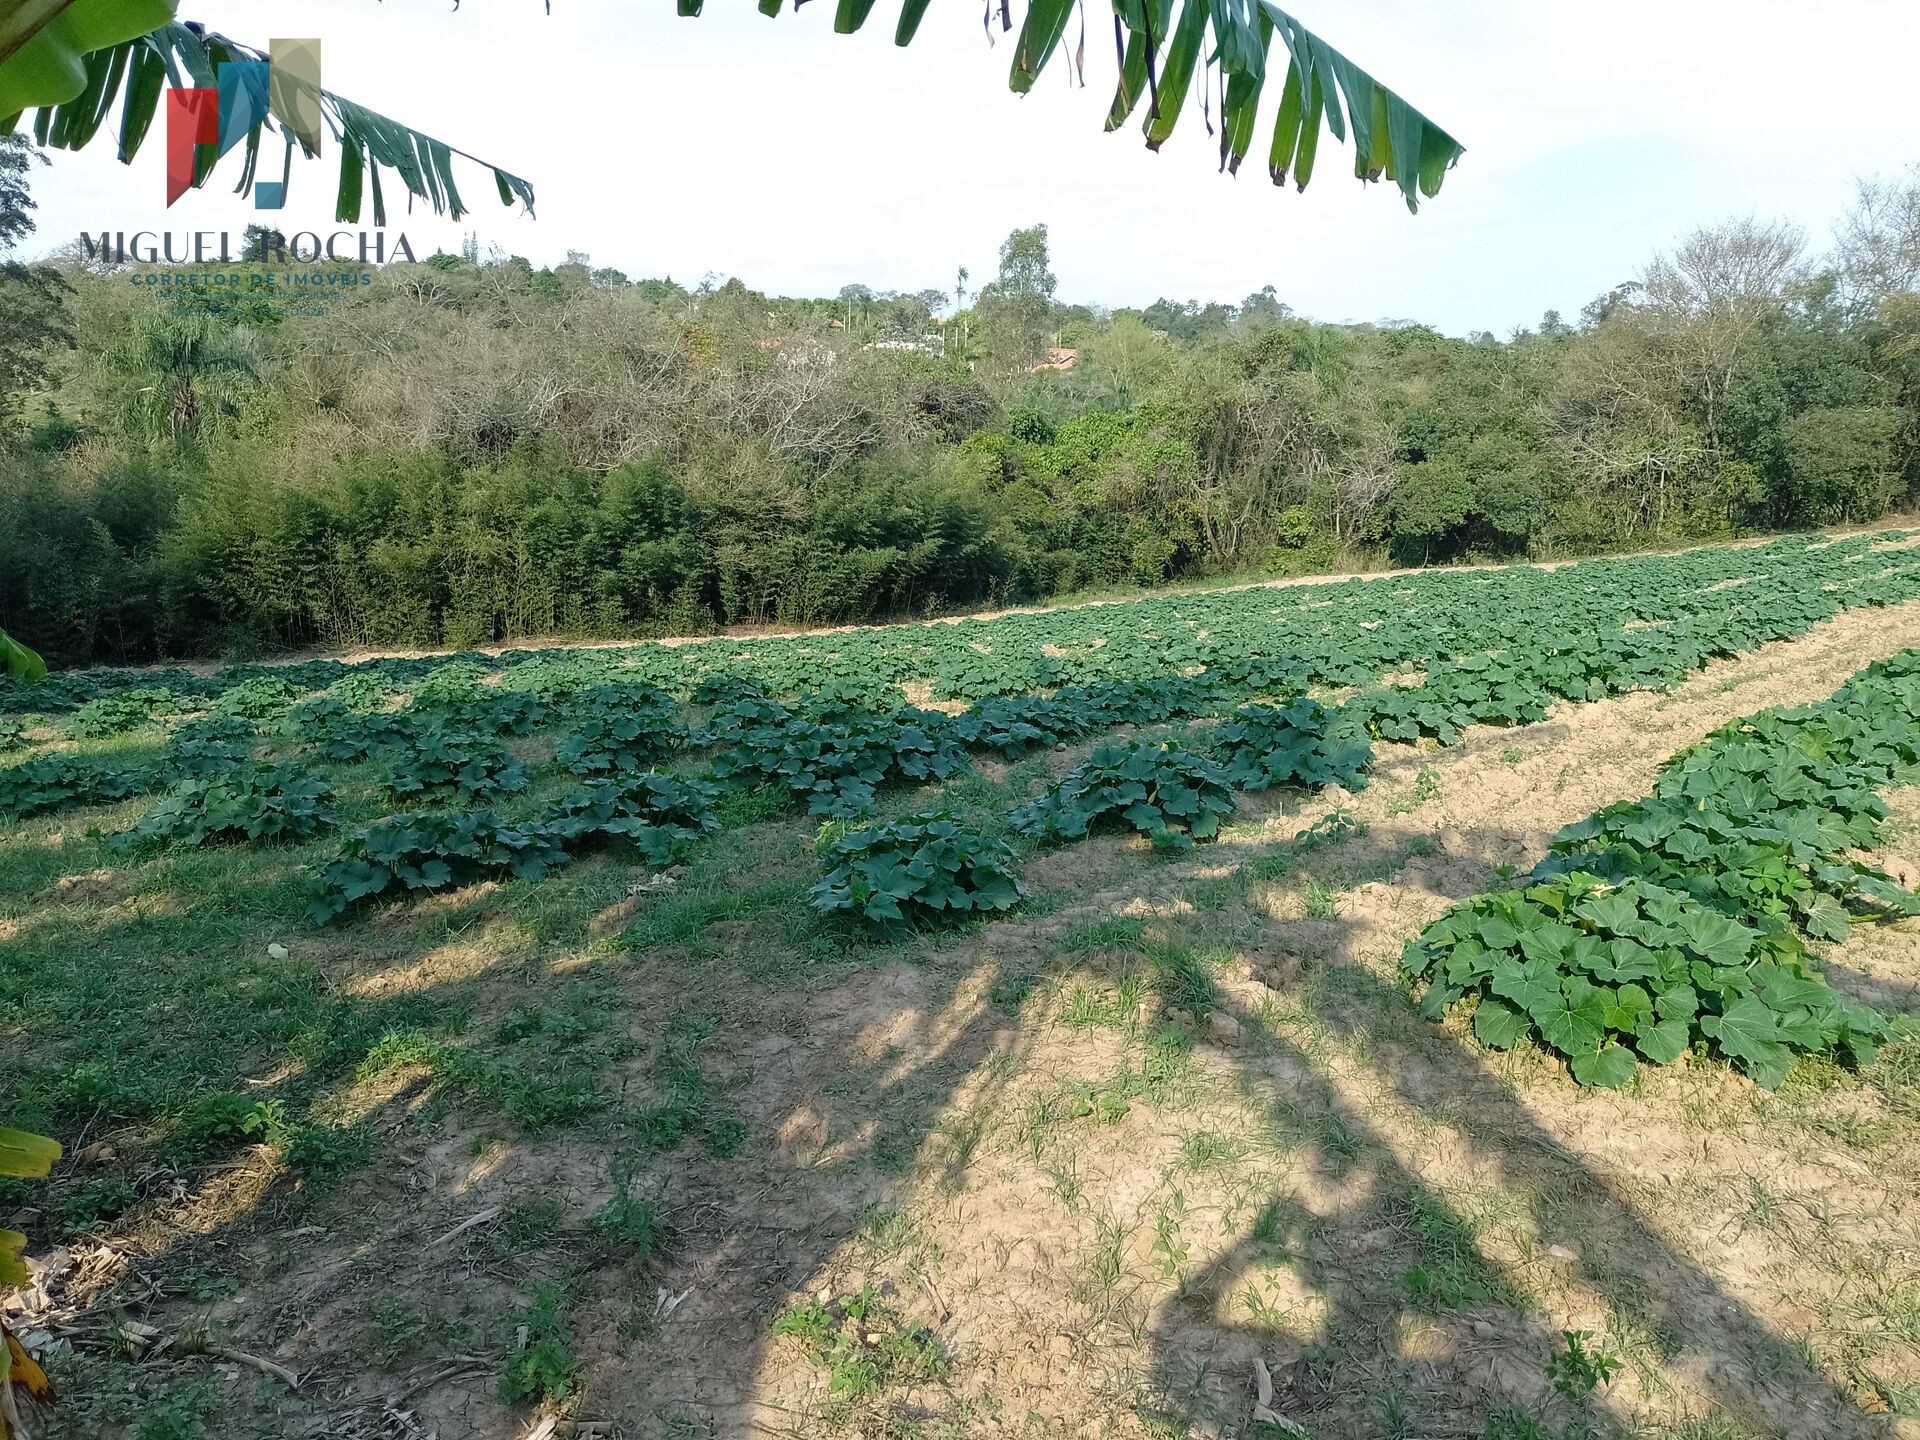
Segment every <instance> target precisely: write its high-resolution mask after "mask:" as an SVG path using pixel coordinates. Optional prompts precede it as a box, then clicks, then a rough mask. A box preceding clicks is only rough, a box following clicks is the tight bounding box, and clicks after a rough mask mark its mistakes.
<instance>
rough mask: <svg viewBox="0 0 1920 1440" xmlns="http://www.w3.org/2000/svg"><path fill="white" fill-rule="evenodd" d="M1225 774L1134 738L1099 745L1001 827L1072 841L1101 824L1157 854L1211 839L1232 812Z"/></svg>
mask: <svg viewBox="0 0 1920 1440" xmlns="http://www.w3.org/2000/svg"><path fill="white" fill-rule="evenodd" d="M1228 784H1229V781H1228V778H1227V773H1226V771H1225V770H1224V769H1222V768H1221V767H1220V766H1219V765H1217V764H1215V763H1214V762H1213V761H1211V760H1209V759H1207V758H1206V757H1205V756H1202V755H1195V754H1192V753H1191V752H1189V751H1186V750H1181V749H1179V748H1177V747H1175V746H1173V745H1168V744H1162V745H1154V744H1149V743H1147V742H1146V741H1139V740H1136V741H1134V742H1132V743H1130V744H1126V745H1102V746H1101V747H1100V748H1099V749H1097V750H1095V751H1094V752H1093V754H1091V755H1089V756H1088V757H1087V760H1086V763H1085V764H1083V765H1081V766H1079V767H1078V768H1076V769H1074V770H1072V771H1070V772H1069V773H1068V774H1067V775H1066V776H1065V777H1064V778H1063V779H1062V780H1061V781H1060V783H1059V784H1057V785H1055V786H1053V787H1052V788H1051V789H1049V790H1048V791H1047V793H1046V794H1044V795H1042V796H1040V797H1039V798H1038V799H1037V800H1034V801H1031V802H1030V803H1028V804H1026V805H1023V806H1021V807H1020V808H1019V809H1018V810H1015V811H1014V812H1013V813H1012V814H1011V815H1009V816H1008V817H1007V823H1008V824H1009V825H1011V826H1012V827H1013V828H1014V829H1015V830H1017V831H1019V832H1020V833H1021V834H1023V835H1033V836H1037V837H1039V838H1041V839H1046V840H1074V839H1079V838H1080V837H1082V836H1084V835H1086V834H1087V832H1088V830H1089V829H1090V828H1091V827H1092V826H1093V825H1094V824H1095V823H1096V822H1098V821H1100V820H1103V819H1108V818H1112V819H1117V820H1120V821H1122V822H1124V823H1125V824H1127V825H1129V826H1131V827H1132V828H1133V829H1135V830H1138V831H1139V832H1140V833H1141V834H1142V835H1145V836H1146V837H1147V838H1148V839H1150V840H1152V841H1153V843H1154V845H1155V846H1156V847H1158V848H1160V849H1168V850H1188V849H1191V848H1192V847H1193V842H1194V841H1195V840H1211V839H1213V837H1214V836H1215V835H1217V834H1219V833H1220V821H1221V819H1222V818H1223V817H1225V816H1227V815H1229V814H1231V813H1232V811H1233V794H1232V792H1231V791H1230V790H1229V789H1228Z"/></svg>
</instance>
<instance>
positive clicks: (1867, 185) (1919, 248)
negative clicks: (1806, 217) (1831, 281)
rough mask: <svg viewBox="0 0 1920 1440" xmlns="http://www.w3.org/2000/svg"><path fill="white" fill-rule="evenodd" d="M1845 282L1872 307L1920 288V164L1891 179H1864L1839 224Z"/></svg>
mask: <svg viewBox="0 0 1920 1440" xmlns="http://www.w3.org/2000/svg"><path fill="white" fill-rule="evenodd" d="M1839 237H1840V247H1839V255H1838V259H1839V262H1840V274H1841V278H1842V279H1843V280H1844V281H1845V282H1846V285H1847V288H1848V290H1849V291H1850V293H1851V295H1852V297H1853V298H1854V299H1855V300H1856V301H1857V302H1859V303H1861V304H1863V305H1865V306H1867V307H1868V308H1872V307H1873V306H1875V305H1878V304H1879V303H1880V301H1881V300H1882V299H1884V298H1885V297H1887V296H1890V295H1901V294H1910V293H1912V292H1914V291H1916V290H1920V164H1915V165H1913V166H1912V167H1910V168H1909V169H1908V170H1907V172H1906V174H1904V175H1902V176H1900V177H1898V178H1896V179H1893V180H1877V179H1876V180H1863V181H1861V182H1860V187H1859V190H1858V192H1857V193H1856V195H1855V199H1854V206H1853V209H1852V211H1851V212H1850V213H1849V214H1848V215H1847V217H1846V218H1845V219H1844V220H1842V221H1841V222H1840V225H1839Z"/></svg>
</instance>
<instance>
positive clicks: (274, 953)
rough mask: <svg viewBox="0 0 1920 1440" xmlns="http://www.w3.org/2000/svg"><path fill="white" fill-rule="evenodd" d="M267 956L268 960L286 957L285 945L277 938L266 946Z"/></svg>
mask: <svg viewBox="0 0 1920 1440" xmlns="http://www.w3.org/2000/svg"><path fill="white" fill-rule="evenodd" d="M267 958H268V959H269V960H284V959H286V958H287V947H286V946H284V945H282V944H281V943H280V942H279V941H278V940H276V941H274V942H273V943H272V944H271V945H269V946H267Z"/></svg>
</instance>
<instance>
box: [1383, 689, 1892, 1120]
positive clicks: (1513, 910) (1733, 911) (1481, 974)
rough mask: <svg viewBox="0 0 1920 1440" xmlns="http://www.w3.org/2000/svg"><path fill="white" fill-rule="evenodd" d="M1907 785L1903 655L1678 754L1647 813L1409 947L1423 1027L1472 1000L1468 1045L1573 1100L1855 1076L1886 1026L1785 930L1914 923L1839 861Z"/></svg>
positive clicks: (1877, 885) (1621, 820)
mask: <svg viewBox="0 0 1920 1440" xmlns="http://www.w3.org/2000/svg"><path fill="white" fill-rule="evenodd" d="M1915 775H1920V652H1909V653H1907V654H1905V655H1900V656H1896V657H1894V658H1893V659H1891V660H1888V661H1882V662H1877V663H1876V664H1874V665H1871V666H1869V667H1868V668H1867V669H1866V670H1864V671H1862V672H1861V673H1860V674H1859V675H1858V676H1856V677H1855V678H1854V679H1852V680H1850V681H1849V682H1848V683H1847V684H1846V685H1844V686H1843V687H1841V689H1840V690H1839V691H1838V692H1837V693H1836V694H1835V695H1834V697H1833V698H1832V699H1831V700H1828V701H1826V702H1824V703H1823V704H1821V705H1817V706H1809V707H1806V708H1804V709H1800V710H1793V711H1782V712H1765V713H1763V714H1761V715H1757V716H1755V717H1753V718H1752V719H1750V720H1746V721H1742V722H1739V723H1736V724H1734V725H1730V726H1727V727H1725V728H1724V729H1723V730H1721V731H1720V732H1718V733H1717V734H1716V735H1715V736H1713V737H1712V738H1711V739H1709V740H1708V741H1707V742H1705V743H1704V744H1702V745H1700V746H1698V747H1695V748H1694V749H1692V750H1690V751H1687V752H1685V753H1683V754H1682V755H1680V756H1678V757H1676V759H1675V760H1674V761H1673V762H1672V763H1671V764H1670V765H1669V767H1668V768H1667V770H1666V772H1665V773H1664V774H1663V775H1662V777H1661V779H1660V782H1659V784H1658V786H1657V787H1656V790H1655V793H1654V795H1653V796H1652V797H1651V798H1649V799H1647V800H1642V801H1635V802H1631V803H1627V804H1621V805H1616V806H1612V807H1609V808H1608V809H1606V810H1603V811H1601V812H1600V813H1599V814H1598V815H1595V816H1593V817H1591V818H1590V819H1588V820H1585V821H1582V822H1580V823H1579V824H1577V825H1573V826H1570V827H1568V828H1567V829H1566V830H1565V831H1563V832H1562V833H1561V835H1560V836H1559V837H1558V838H1557V839H1556V840H1555V842H1554V853H1553V854H1552V855H1551V856H1549V857H1548V859H1547V860H1546V861H1545V862H1543V863H1542V864H1541V866H1539V867H1538V869H1537V870H1536V872H1535V875H1534V877H1533V880H1534V883H1532V884H1529V885H1526V886H1524V887H1522V888H1520V889H1515V890H1508V891H1504V892H1502V893H1499V894H1494V895H1486V896H1481V897H1479V898H1477V899H1475V900H1472V901H1470V902H1468V903H1467V904H1465V905H1462V906H1459V907H1456V908H1455V909H1454V910H1452V911H1450V912H1448V914H1446V915H1445V916H1443V917H1441V919H1439V920H1438V921H1436V922H1435V923H1434V924H1433V925H1430V926H1429V927H1428V928H1427V929H1426V930H1425V931H1424V932H1423V933H1422V934H1421V936H1420V938H1419V939H1418V940H1417V941H1415V942H1414V943H1412V944H1411V945H1409V946H1408V948H1407V952H1406V958H1405V962H1404V964H1405V970H1406V972H1407V974H1408V975H1409V976H1410V977H1411V978H1412V979H1414V980H1416V981H1420V982H1424V983H1425V984H1426V986H1427V990H1426V996H1425V999H1424V1001H1423V1002H1422V1008H1423V1010H1424V1011H1425V1013H1426V1014H1427V1015H1428V1016H1429V1017H1430V1018H1434V1019H1437V1018H1439V1017H1440V1016H1441V1015H1442V1014H1443V1013H1444V1012H1445V1011H1446V1009H1447V1007H1448V1006H1449V1005H1451V1004H1452V1003H1453V1002H1454V1001H1455V1000H1458V999H1459V998H1461V997H1462V996H1463V995H1467V994H1469V993H1473V994H1476V995H1478V997H1479V1004H1478V1008H1477V1009H1476V1010H1475V1011H1474V1021H1473V1027H1474V1033H1475V1034H1476V1035H1477V1036H1478V1037H1479V1038H1480V1040H1481V1041H1482V1042H1483V1043H1485V1044H1487V1045H1490V1046H1493V1047H1495V1048H1499V1049H1506V1048H1508V1047H1511V1046H1513V1045H1517V1044H1519V1043H1520V1042H1521V1041H1522V1040H1523V1039H1525V1038H1527V1037H1528V1036H1529V1035H1537V1036H1538V1037H1539V1038H1540V1039H1541V1040H1543V1041H1544V1042H1545V1043H1546V1044H1547V1045H1549V1046H1551V1047H1552V1048H1553V1049H1554V1050H1556V1051H1558V1052H1559V1053H1560V1054H1562V1055H1565V1056H1566V1057H1567V1058H1568V1060H1569V1062H1570V1064H1571V1066H1572V1069H1573V1074H1574V1077H1575V1078H1576V1079H1577V1080H1579V1081H1580V1082H1581V1083H1583V1084H1589V1085H1605V1086H1613V1087H1618V1086H1621V1085H1624V1084H1626V1083H1627V1082H1628V1081H1629V1080H1631V1079H1632V1077H1633V1074H1634V1071H1635V1068H1636V1065H1637V1060H1638V1059H1646V1060H1650V1061H1652V1062H1654V1063H1655V1064H1668V1063H1670V1062H1672V1061H1674V1060H1676V1059H1678V1058H1679V1057H1680V1055H1681V1054H1682V1053H1683V1052H1684V1051H1686V1050H1687V1049H1689V1048H1690V1047H1693V1046H1696V1045H1699V1046H1706V1047H1710V1048H1711V1049H1712V1050H1714V1051H1715V1052H1716V1053H1718V1054H1720V1055H1722V1056H1724V1057H1725V1058H1726V1059H1727V1060H1729V1061H1731V1062H1732V1063H1733V1064H1735V1065H1737V1066H1738V1067H1739V1068H1741V1069H1742V1070H1744V1071H1745V1072H1746V1073H1747V1074H1749V1075H1751V1076H1752V1077H1753V1078H1754V1079H1755V1080H1756V1081H1757V1082H1759V1083H1760V1084H1762V1085H1764V1086H1767V1087H1768V1088H1772V1087H1774V1086H1777V1085H1779V1084H1780V1082H1781V1081H1782V1080H1784V1079H1785V1078H1786V1076H1787V1072H1788V1071H1789V1070H1790V1069H1791V1068H1792V1066H1793V1063H1794V1057H1795V1056H1797V1055H1823V1056H1834V1057H1838V1058H1841V1059H1844V1060H1847V1061H1850V1062H1852V1063H1854V1064H1862V1065H1864V1064H1868V1063H1870V1062H1871V1061H1872V1060H1873V1058H1874V1055H1875V1053H1876V1051H1877V1049H1878V1046H1879V1043H1880V1041H1881V1040H1882V1039H1883V1038H1884V1037H1885V1036H1886V1035H1887V1033H1888V1028H1889V1027H1888V1022H1887V1019H1886V1017H1885V1016H1883V1015H1880V1014H1879V1013H1878V1012H1876V1011H1873V1010H1870V1009H1868V1008H1866V1007H1865V1006H1862V1005H1857V1004H1855V1003H1853V1002H1852V1001H1850V1000H1848V999H1846V998H1845V997H1844V996H1843V995H1841V994H1840V993H1839V992H1838V991H1836V990H1834V989H1833V988H1832V987H1831V986H1829V985H1828V984H1827V983H1826V981H1825V979H1824V978H1822V977H1821V976H1820V975H1818V974H1817V973H1815V972H1814V971H1812V970H1811V969H1810V968H1809V966H1808V964H1807V962H1806V948H1805V945H1804V944H1803V942H1802V941H1801V939H1800V938H1799V936H1798V935H1797V934H1796V933H1795V931H1794V929H1793V926H1794V925H1795V924H1796V923H1797V924H1798V925H1799V926H1801V927H1802V928H1804V929H1805V930H1806V932H1807V933H1808V934H1811V935H1813V936H1815V937H1817V938H1823V939H1829V940H1839V939H1844V938H1845V937H1846V935H1847V933H1848V930H1849V927H1850V924H1851V922H1850V920H1849V907H1851V908H1852V909H1854V910H1861V911H1867V912H1869V913H1880V914H1892V915H1906V914H1914V913H1920V900H1916V898H1915V897H1914V896H1913V895H1911V894H1909V893H1907V892H1906V891H1904V890H1901V889H1900V888H1899V887H1898V886H1896V885H1894V884H1893V882H1892V881H1891V880H1890V879H1889V878H1888V877H1887V876H1886V875H1885V874H1884V873H1883V872H1881V871H1878V870H1876V869H1874V868H1873V867H1871V866H1868V865H1865V864H1863V863H1861V862H1860V861H1857V860H1855V859H1853V858H1851V852H1852V851H1854V850H1855V849H1858V848H1865V847H1868V846H1871V845H1872V844H1873V843H1875V841H1876V840H1877V839H1878V838H1879V835H1880V833H1881V826H1882V823H1883V822H1884V820H1885V818H1886V815H1887V811H1886V807H1885V806H1884V805H1883V804H1882V803H1881V801H1880V800H1879V799H1878V797H1877V795H1876V794H1875V792H1876V791H1877V790H1879V789H1881V788H1883V787H1885V786H1887V785H1889V784H1892V783H1896V782H1897V781H1900V780H1903V779H1906V778H1911V777H1913V776H1915Z"/></svg>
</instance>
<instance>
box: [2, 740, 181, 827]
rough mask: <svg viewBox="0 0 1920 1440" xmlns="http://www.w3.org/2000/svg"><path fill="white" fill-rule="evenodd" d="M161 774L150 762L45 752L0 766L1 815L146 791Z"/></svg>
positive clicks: (16, 815)
mask: <svg viewBox="0 0 1920 1440" xmlns="http://www.w3.org/2000/svg"><path fill="white" fill-rule="evenodd" d="M160 779H161V776H160V774H159V772H158V771H157V770H155V769H154V768H153V767H151V766H144V765H138V766H130V767H125V768H108V767H107V766H105V765H102V764H99V763H97V762H95V761H92V760H86V759H82V758H80V757H78V756H75V755H43V756H40V757H38V758H36V759H32V760H23V761H21V762H20V763H19V764H17V765H5V766H0V819H7V820H24V819H25V818H26V817H27V816H29V815H41V814H46V813H47V812H49V811H54V810H64V809H67V808H68V807H70V806H75V805H97V804H99V803H101V802H102V801H107V800H125V799H126V798H127V797H128V796H130V795H144V794H145V793H146V792H147V791H149V790H151V789H152V788H153V787H154V785H155V784H157V783H159V781H160Z"/></svg>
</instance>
